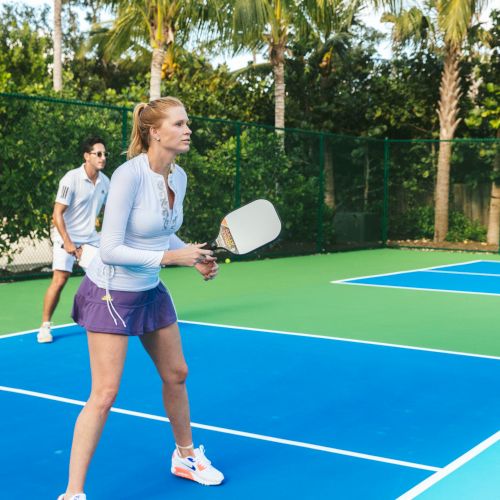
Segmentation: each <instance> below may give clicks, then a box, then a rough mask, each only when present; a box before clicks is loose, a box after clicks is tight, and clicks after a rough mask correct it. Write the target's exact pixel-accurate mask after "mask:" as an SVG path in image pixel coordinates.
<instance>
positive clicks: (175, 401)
mask: <svg viewBox="0 0 500 500" xmlns="http://www.w3.org/2000/svg"><path fill="white" fill-rule="evenodd" d="M141 341H142V344H143V346H144V347H145V349H146V351H147V352H148V354H149V355H150V356H151V359H152V360H153V362H154V364H155V366H156V369H157V370H158V373H159V374H160V377H161V379H162V381H163V403H164V405H165V410H166V412H167V415H168V418H169V419H170V423H171V425H172V431H173V434H174V438H175V442H176V443H177V444H178V445H179V446H189V445H190V444H191V443H192V442H193V436H192V433H191V422H190V416H189V401H188V395H187V389H186V378H187V374H188V368H187V364H186V361H185V359H184V354H183V353H182V344H181V337H180V332H179V327H178V325H177V323H173V324H172V325H169V326H167V327H165V328H161V329H159V330H156V331H155V332H151V333H146V334H145V335H143V336H142V337H141ZM179 452H180V454H181V456H184V457H185V456H188V455H191V456H194V452H193V450H189V449H188V450H183V449H180V450H179Z"/></svg>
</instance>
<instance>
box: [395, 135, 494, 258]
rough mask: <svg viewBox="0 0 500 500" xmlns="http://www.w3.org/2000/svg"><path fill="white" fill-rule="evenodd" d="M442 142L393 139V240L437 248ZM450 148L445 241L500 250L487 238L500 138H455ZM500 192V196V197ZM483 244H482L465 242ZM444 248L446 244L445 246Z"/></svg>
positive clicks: (461, 246) (450, 243) (448, 144)
mask: <svg viewBox="0 0 500 500" xmlns="http://www.w3.org/2000/svg"><path fill="white" fill-rule="evenodd" d="M442 144H443V143H440V141H433V140H428V141H401V140H400V141H391V142H390V155H389V161H390V165H389V172H390V175H389V176H388V196H387V203H388V215H389V217H388V239H389V244H394V245H399V246H405V245H408V244H409V245H419V244H420V245H422V246H427V247H433V246H436V244H434V243H433V242H432V239H433V235H434V196H435V186H436V171H437V163H438V157H439V148H440V145H442ZM447 146H448V147H449V149H450V153H449V154H450V185H449V218H448V233H447V236H446V240H447V241H446V242H445V245H446V246H447V247H448V248H457V249H467V248H471V249H481V248H484V249H488V250H493V251H494V250H496V249H497V248H498V241H495V242H493V243H490V244H489V245H488V244H487V242H486V232H487V227H488V221H489V207H490V202H491V189H492V182H494V181H495V179H497V180H499V181H500V164H499V162H500V156H499V153H500V149H499V147H500V141H498V140H493V139H483V140H481V139H470V140H455V141H450V142H448V143H447ZM497 196H498V195H497ZM470 242H477V245H474V246H471V245H464V244H465V243H470ZM441 246H443V245H441Z"/></svg>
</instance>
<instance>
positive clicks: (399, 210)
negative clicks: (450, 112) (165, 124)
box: [0, 94, 498, 281]
mask: <svg viewBox="0 0 500 500" xmlns="http://www.w3.org/2000/svg"><path fill="white" fill-rule="evenodd" d="M191 120H192V123H191V125H190V126H191V128H192V131H193V136H192V147H191V150H190V151H189V153H188V154H186V155H182V156H180V157H179V158H178V159H177V162H178V163H179V164H180V165H181V166H182V167H183V168H184V169H185V170H186V172H187V174H188V182H189V184H188V193H187V196H186V200H185V206H184V224H183V226H182V228H181V230H180V231H179V236H180V237H181V238H183V239H184V240H185V241H207V240H210V239H213V238H214V237H215V236H216V234H217V232H218V227H219V223H220V221H221V219H222V217H223V216H224V215H225V214H226V213H228V212H229V211H231V210H233V209H235V208H237V207H239V206H241V205H243V204H245V203H248V202H250V201H252V200H255V199H258V198H265V199H268V200H270V201H272V202H273V203H274V204H275V206H276V208H277V210H278V213H279V215H280V217H281V220H282V223H283V231H282V234H281V235H280V238H279V239H278V240H277V241H276V242H274V243H273V244H272V245H270V246H268V247H265V248H263V249H260V250H258V251H257V252H255V253H253V254H252V255H250V256H249V258H261V257H271V256H284V255H300V254H307V253H317V252H325V251H334V250H345V249H356V248H367V247H377V246H382V245H385V244H386V242H388V243H389V244H392V245H398V246H401V245H405V244H410V243H411V244H412V245H415V244H417V243H418V242H420V241H423V240H428V239H429V238H432V232H433V196H434V184H435V172H436V165H437V157H438V154H437V153H438V149H439V141H420V142H417V141H391V140H377V139H372V138H362V137H349V136H339V135H333V134H328V133H319V132H314V131H307V130H296V129H283V130H277V129H274V128H273V127H270V126H264V125H258V124H250V123H243V122H234V121H227V120H217V119H209V118H203V117H191ZM131 121H132V110H131V109H129V108H124V107H117V106H108V105H103V104H95V103H86V102H79V101H66V100H61V99H52V98H45V97H31V96H25V95H19V94H0V145H1V147H0V168H1V170H0V280H4V281H5V280H10V279H18V278H25V277H32V276H35V275H39V274H42V275H43V274H46V273H49V272H50V270H51V269H50V266H51V260H52V256H51V254H52V246H51V245H52V243H51V239H50V227H51V214H52V209H53V204H54V199H55V194H56V191H57V186H58V182H59V180H60V178H61V177H62V176H63V175H64V173H65V172H67V171H68V170H70V169H72V168H76V167H78V166H79V165H81V163H82V154H81V151H80V149H79V146H80V144H81V142H82V140H83V139H85V138H86V137H88V136H91V135H99V136H101V137H102V138H103V139H104V140H105V141H106V144H107V149H108V151H109V152H110V158H109V160H108V163H107V166H106V170H105V172H106V173H107V175H108V176H111V175H112V173H113V171H114V169H115V168H116V167H117V166H118V165H120V164H121V163H123V162H124V161H125V155H124V152H125V150H126V147H127V143H128V138H129V135H130V128H131ZM495 161H498V141H495V140H484V141H472V140H471V141H454V142H453V147H452V160H451V171H452V179H451V186H450V235H449V236H450V238H451V239H453V240H454V241H457V242H459V241H462V240H463V239H464V238H465V237H468V238H473V237H474V238H477V241H478V242H480V241H481V239H482V240H484V239H485V234H486V229H485V227H486V219H485V217H486V218H487V208H485V207H487V205H488V203H489V194H490V190H491V186H490V184H491V180H492V178H493V177H492V175H494V174H493V172H494V171H495ZM485 214H486V215H485ZM415 242H417V243H415ZM457 244H458V243H457Z"/></svg>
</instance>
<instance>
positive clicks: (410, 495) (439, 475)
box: [396, 431, 500, 500]
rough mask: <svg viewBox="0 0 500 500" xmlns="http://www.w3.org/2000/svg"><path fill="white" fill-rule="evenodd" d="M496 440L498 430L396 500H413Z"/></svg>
mask: <svg viewBox="0 0 500 500" xmlns="http://www.w3.org/2000/svg"><path fill="white" fill-rule="evenodd" d="M498 441H500V431H498V432H496V433H495V434H493V435H492V436H490V437H489V438H487V439H485V440H484V441H483V442H482V443H479V444H478V445H477V446H475V447H474V448H472V449H471V450H469V451H468V452H467V453H464V454H463V455H462V456H460V457H458V458H457V459H456V460H454V461H453V462H451V463H449V464H448V465H447V466H446V467H444V468H442V469H440V470H438V471H437V472H436V473H435V474H432V476H429V477H428V478H427V479H424V480H423V481H422V482H421V483H419V484H417V485H416V486H414V487H413V488H412V489H411V490H408V491H407V492H406V493H404V494H403V495H401V496H400V497H398V498H397V499H396V500H413V499H414V498H416V497H417V496H418V495H420V494H421V493H423V492H424V491H426V490H428V489H429V488H430V487H431V486H433V485H435V484H436V483H437V482H439V481H441V479H443V478H445V477H446V476H448V475H450V474H451V473H452V472H454V471H456V470H457V469H459V468H460V467H462V465H464V464H466V463H467V462H469V461H470V460H472V459H473V458H474V457H477V456H478V455H479V454H480V453H482V452H483V451H484V450H486V449H487V448H489V447H490V446H493V445H494V444H495V443H497V442H498Z"/></svg>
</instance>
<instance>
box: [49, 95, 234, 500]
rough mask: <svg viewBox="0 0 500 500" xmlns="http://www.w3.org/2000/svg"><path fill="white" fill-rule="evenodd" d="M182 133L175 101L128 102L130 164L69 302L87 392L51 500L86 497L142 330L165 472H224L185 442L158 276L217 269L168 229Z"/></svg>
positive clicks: (196, 475) (179, 361) (178, 181)
mask: <svg viewBox="0 0 500 500" xmlns="http://www.w3.org/2000/svg"><path fill="white" fill-rule="evenodd" d="M190 137H191V130H190V129H189V127H188V117H187V114H186V110H185V109H184V106H183V104H182V103H181V102H180V101H179V100H178V99H175V98H173V97H165V98H161V99H156V100H154V101H151V102H150V103H149V104H139V105H137V106H136V108H135V110H134V120H133V130H132V136H131V143H130V146H129V149H128V151H127V158H128V160H129V161H127V162H126V163H124V164H123V165H121V166H120V167H119V168H118V169H117V170H116V171H115V173H114V174H113V177H112V179H111V185H110V191H109V195H108V200H107V203H106V209H105V213H104V221H103V227H102V233H101V248H100V254H99V255H97V256H96V257H95V258H94V259H93V261H92V262H91V264H90V266H89V268H88V269H87V275H86V277H85V278H84V279H83V281H82V284H81V285H80V288H79V290H78V292H77V294H76V297H75V301H74V305H73V313H72V316H73V319H74V320H75V321H76V322H77V323H78V324H79V325H81V326H83V327H85V328H86V330H87V332H88V333H87V337H88V345H89V355H90V367H91V373H92V390H91V394H90V397H89V400H88V401H87V404H86V405H85V407H84V408H83V410H82V411H81V413H80V415H79V417H78V419H77V421H76V425H75V431H74V436H73V445H72V449H71V459H70V468H69V482H68V486H67V489H66V493H65V494H63V495H61V496H60V497H59V500H85V498H86V497H85V495H84V493H83V490H84V483H85V476H86V473H87V469H88V466H89V463H90V460H91V458H92V455H93V453H94V451H95V448H96V446H97V443H98V441H99V438H100V435H101V432H102V429H103V427H104V423H105V422H106V419H107V416H108V413H109V410H110V408H111V407H112V405H113V402H114V401H115V398H116V395H117V393H118V387H119V384H120V379H121V375H122V371H123V365H124V361H125V354H126V351H127V344H128V337H129V336H131V335H138V336H139V337H140V340H141V342H142V344H143V346H144V348H145V349H146V351H147V352H148V354H149V355H150V357H151V359H152V360H153V362H154V363H155V365H156V368H157V370H158V373H159V375H160V377H161V379H162V382H163V401H164V405H165V410H166V412H167V414H168V417H169V419H170V422H171V425H172V431H173V434H174V437H175V442H176V449H175V450H174V452H173V455H172V468H171V471H172V473H173V474H175V475H177V476H181V477H185V478H188V479H191V480H193V481H197V482H199V483H201V484H205V485H216V484H220V483H221V482H222V481H223V479H224V476H223V475H222V473H221V472H219V471H218V470H217V469H215V468H214V467H213V466H212V465H211V463H210V461H209V460H208V459H207V458H206V457H205V454H204V449H203V446H200V447H199V448H196V449H195V448H194V446H193V441H192V434H191V426H190V416H189V402H188V396H187V392H186V385H185V381H186V377H187V366H186V362H185V360H184V356H183V353H182V346H181V340H180V335H179V328H178V325H177V317H176V312H175V308H174V305H173V303H172V300H171V298H170V295H169V293H168V291H167V290H166V289H165V287H164V285H163V284H162V283H161V282H160V280H159V272H160V268H161V266H165V265H169V264H175V265H179V266H193V267H195V268H196V269H197V270H198V271H199V272H200V274H201V275H202V276H203V278H204V279H205V280H210V279H213V278H215V276H216V275H217V272H218V266H217V263H216V259H215V257H213V255H212V252H211V251H210V250H206V249H204V248H203V246H204V244H190V245H187V244H185V243H184V242H182V241H181V240H180V239H179V238H178V237H177V236H176V235H175V232H176V231H177V230H178V229H179V228H180V226H181V224H182V218H183V212H182V203H183V200H184V195H185V192H186V183H187V182H186V180H187V178H186V173H185V172H184V170H182V168H180V167H179V166H178V165H175V163H174V159H175V157H176V155H178V154H181V153H185V152H187V151H188V150H189V145H190Z"/></svg>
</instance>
